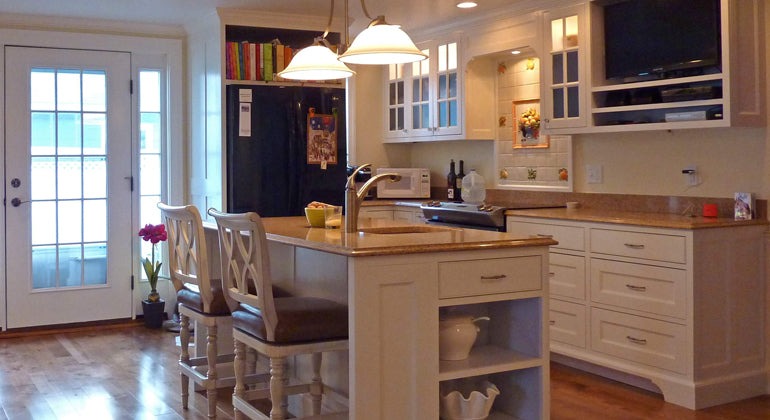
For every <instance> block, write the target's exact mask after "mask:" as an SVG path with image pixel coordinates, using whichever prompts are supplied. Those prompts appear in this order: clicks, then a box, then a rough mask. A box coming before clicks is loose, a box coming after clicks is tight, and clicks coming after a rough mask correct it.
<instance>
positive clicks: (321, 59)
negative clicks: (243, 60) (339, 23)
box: [278, 0, 356, 81]
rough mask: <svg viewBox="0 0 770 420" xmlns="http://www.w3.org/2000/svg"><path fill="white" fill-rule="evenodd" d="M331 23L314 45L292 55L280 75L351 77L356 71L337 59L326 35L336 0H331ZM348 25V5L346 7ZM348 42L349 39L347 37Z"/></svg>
mask: <svg viewBox="0 0 770 420" xmlns="http://www.w3.org/2000/svg"><path fill="white" fill-rule="evenodd" d="M330 3H331V7H330V10H329V23H327V24H326V31H324V34H323V36H321V37H318V38H316V39H315V40H313V45H311V46H309V47H306V48H303V49H301V50H299V51H298V52H297V53H296V54H294V57H292V59H291V62H290V63H289V65H288V66H287V67H286V69H284V70H283V71H282V72H280V73H278V76H280V77H282V78H284V79H289V80H311V81H312V80H335V79H344V78H347V77H350V76H352V75H354V74H356V72H354V71H353V70H351V69H349V68H348V66H346V65H345V64H344V63H341V62H340V61H339V60H337V54H336V53H334V52H333V51H332V50H331V49H330V48H329V41H327V40H326V35H328V34H329V27H331V24H332V17H333V16H334V0H330ZM345 22H346V25H347V7H346V8H345ZM346 38H347V37H346ZM346 42H347V39H346Z"/></svg>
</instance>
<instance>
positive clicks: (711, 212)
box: [703, 204, 717, 217]
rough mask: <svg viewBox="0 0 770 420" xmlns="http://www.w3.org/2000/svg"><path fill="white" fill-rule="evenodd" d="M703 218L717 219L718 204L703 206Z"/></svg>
mask: <svg viewBox="0 0 770 420" xmlns="http://www.w3.org/2000/svg"><path fill="white" fill-rule="evenodd" d="M703 217H717V205H716V204H704V205H703Z"/></svg>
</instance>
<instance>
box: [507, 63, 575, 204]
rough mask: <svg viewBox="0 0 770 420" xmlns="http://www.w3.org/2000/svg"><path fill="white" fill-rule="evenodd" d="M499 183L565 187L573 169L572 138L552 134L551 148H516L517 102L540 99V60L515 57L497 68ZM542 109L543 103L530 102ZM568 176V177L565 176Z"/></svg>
mask: <svg viewBox="0 0 770 420" xmlns="http://www.w3.org/2000/svg"><path fill="white" fill-rule="evenodd" d="M497 90H498V91H497V97H498V104H497V111H498V122H499V124H498V129H497V142H498V144H497V146H498V147H497V156H496V159H497V168H498V173H497V174H496V175H497V177H498V179H497V184H498V185H499V186H501V187H507V186H511V187H523V188H543V189H558V190H565V189H567V188H569V186H570V185H571V184H570V183H569V182H568V179H569V178H568V177H569V176H570V174H569V172H567V173H566V174H561V176H560V173H561V172H562V171H564V170H568V169H569V168H570V161H569V160H570V158H571V153H570V152H571V147H572V146H571V144H572V143H571V138H570V137H569V136H551V137H550V140H549V145H548V147H543V148H517V149H514V148H513V146H514V130H517V128H518V119H519V118H520V115H517V114H518V112H515V111H514V101H533V100H534V101H536V100H539V99H540V60H539V59H538V58H536V57H535V58H531V57H520V58H519V57H512V58H510V59H508V60H506V61H501V62H500V63H499V64H498V71H497ZM527 107H535V108H536V109H537V110H538V112H539V109H540V107H539V103H537V102H534V103H532V104H528V105H527ZM565 177H566V178H567V179H564V178H565Z"/></svg>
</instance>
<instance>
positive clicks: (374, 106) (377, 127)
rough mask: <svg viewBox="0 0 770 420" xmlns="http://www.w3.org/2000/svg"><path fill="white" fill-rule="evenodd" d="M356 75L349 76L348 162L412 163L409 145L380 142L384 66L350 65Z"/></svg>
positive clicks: (377, 165) (397, 164)
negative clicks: (351, 117)
mask: <svg viewBox="0 0 770 420" xmlns="http://www.w3.org/2000/svg"><path fill="white" fill-rule="evenodd" d="M351 67H352V68H353V70H355V71H356V75H355V76H354V77H353V78H351V79H350V80H349V82H348V83H349V84H348V89H349V91H350V92H349V94H350V99H349V100H348V105H349V106H350V107H352V109H353V110H354V111H353V112H352V115H353V121H351V122H350V127H349V133H348V135H349V138H350V141H349V146H350V148H349V149H350V150H349V152H348V153H349V157H348V164H350V165H362V164H364V163H371V164H372V166H373V167H375V168H378V167H383V166H390V167H397V168H401V167H409V166H414V165H413V164H412V163H411V161H410V159H411V157H410V151H409V145H408V144H407V145H403V144H384V143H382V121H383V110H382V84H383V75H382V71H383V67H380V66H363V65H359V66H351ZM447 162H448V161H447Z"/></svg>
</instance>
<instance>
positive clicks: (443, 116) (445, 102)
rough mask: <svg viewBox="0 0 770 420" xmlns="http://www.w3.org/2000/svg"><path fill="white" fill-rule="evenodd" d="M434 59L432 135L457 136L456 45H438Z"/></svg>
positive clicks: (458, 120) (453, 43)
mask: <svg viewBox="0 0 770 420" xmlns="http://www.w3.org/2000/svg"><path fill="white" fill-rule="evenodd" d="M436 49H437V52H438V54H437V57H436V61H437V63H436V66H437V70H436V81H437V87H436V93H437V95H436V120H435V121H436V124H435V125H434V134H436V135H445V134H459V133H460V117H459V115H458V112H459V108H460V107H459V104H460V101H459V95H458V92H459V90H458V86H457V85H458V77H457V43H456V42H452V43H447V44H439V45H438V46H437V48H436Z"/></svg>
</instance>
